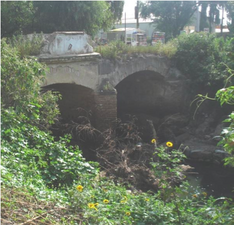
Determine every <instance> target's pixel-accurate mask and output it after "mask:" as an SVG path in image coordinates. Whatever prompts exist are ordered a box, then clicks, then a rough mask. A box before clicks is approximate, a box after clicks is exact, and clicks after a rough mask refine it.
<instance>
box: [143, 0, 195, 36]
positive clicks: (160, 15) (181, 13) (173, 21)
mask: <svg viewBox="0 0 234 225" xmlns="http://www.w3.org/2000/svg"><path fill="white" fill-rule="evenodd" d="M196 9H197V5H196V1H189V2H188V1H180V2H176V1H175V2H166V1H163V2H161V1H148V2H146V3H141V5H140V13H141V16H142V17H143V18H147V17H151V16H152V15H153V17H154V19H153V23H155V26H156V28H157V29H158V30H159V31H162V32H165V33H166V38H167V39H169V38H172V37H176V36H177V35H179V34H180V31H181V30H182V29H183V27H184V26H185V25H186V24H187V23H188V21H189V19H190V18H191V17H192V15H193V14H194V12H195V11H196Z"/></svg>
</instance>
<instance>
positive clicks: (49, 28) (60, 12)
mask: <svg viewBox="0 0 234 225" xmlns="http://www.w3.org/2000/svg"><path fill="white" fill-rule="evenodd" d="M2 6H3V7H2V10H1V12H2V18H3V20H2V27H3V31H4V32H3V33H2V36H4V37H6V36H12V35H13V34H17V33H20V32H23V33H24V34H27V33H33V32H39V33H40V32H43V33H51V32H54V31H85V32H86V33H87V34H89V35H94V34H96V33H97V31H98V30H100V29H103V30H107V29H108V28H110V27H111V26H112V24H113V23H114V21H115V20H118V19H120V18H121V15H122V10H123V2H116V1H25V2H7V1H5V2H2ZM29 6H30V7H29Z"/></svg>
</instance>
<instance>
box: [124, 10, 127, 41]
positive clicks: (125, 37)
mask: <svg viewBox="0 0 234 225" xmlns="http://www.w3.org/2000/svg"><path fill="white" fill-rule="evenodd" d="M126 30H127V29H126V12H125V35H124V43H125V44H127V31H126Z"/></svg>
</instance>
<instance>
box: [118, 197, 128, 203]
mask: <svg viewBox="0 0 234 225" xmlns="http://www.w3.org/2000/svg"><path fill="white" fill-rule="evenodd" d="M127 200H128V198H127V197H126V196H124V200H122V201H120V203H126V202H127Z"/></svg>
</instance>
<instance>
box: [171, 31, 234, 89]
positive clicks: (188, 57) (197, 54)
mask: <svg viewBox="0 0 234 225" xmlns="http://www.w3.org/2000/svg"><path fill="white" fill-rule="evenodd" d="M174 42H175V45H176V46H177V52H176V54H175V55H174V57H173V59H174V60H175V63H176V66H177V67H178V69H180V70H181V71H182V72H183V73H184V74H185V75H187V77H188V78H189V79H191V81H192V83H193V85H194V87H196V85H197V86H202V87H204V86H211V87H212V86H214V88H215V86H216V85H217V84H219V85H220V84H222V82H224V80H225V79H226V78H227V77H228V76H229V75H228V71H227V70H226V66H225V63H227V64H228V65H229V66H231V67H232V66H233V61H231V60H230V58H229V57H228V55H229V54H230V53H229V52H232V49H233V46H232V43H233V39H227V40H226V41H225V40H224V39H223V38H217V37H216V36H215V35H209V34H206V33H195V34H189V35H181V36H179V37H178V38H177V39H175V40H174ZM220 81H221V82H220Z"/></svg>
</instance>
